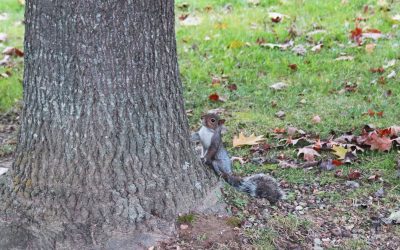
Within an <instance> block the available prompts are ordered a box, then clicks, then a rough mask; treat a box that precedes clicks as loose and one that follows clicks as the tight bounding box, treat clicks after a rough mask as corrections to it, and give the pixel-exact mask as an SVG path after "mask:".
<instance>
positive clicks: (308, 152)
mask: <svg viewBox="0 0 400 250" xmlns="http://www.w3.org/2000/svg"><path fill="white" fill-rule="evenodd" d="M301 155H303V158H304V160H306V161H314V160H315V156H320V154H319V153H318V152H317V151H315V150H314V149H313V148H307V147H304V148H300V149H299V152H298V153H297V156H301Z"/></svg>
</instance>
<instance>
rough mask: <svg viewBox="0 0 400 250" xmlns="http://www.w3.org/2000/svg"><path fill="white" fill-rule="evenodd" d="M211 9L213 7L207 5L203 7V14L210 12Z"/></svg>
mask: <svg viewBox="0 0 400 250" xmlns="http://www.w3.org/2000/svg"><path fill="white" fill-rule="evenodd" d="M212 9H213V7H212V6H210V5H207V6H206V7H204V11H205V12H211V11H212Z"/></svg>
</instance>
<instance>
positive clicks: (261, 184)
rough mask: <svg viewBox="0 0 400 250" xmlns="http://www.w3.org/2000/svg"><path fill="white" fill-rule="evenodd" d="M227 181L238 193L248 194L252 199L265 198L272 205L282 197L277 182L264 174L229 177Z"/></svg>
mask: <svg viewBox="0 0 400 250" xmlns="http://www.w3.org/2000/svg"><path fill="white" fill-rule="evenodd" d="M227 179H229V181H228V182H230V184H231V185H233V186H234V187H236V188H237V189H239V190H240V191H243V192H246V193H248V194H249V195H250V196H252V197H256V198H266V199H268V201H269V202H270V203H272V204H274V203H276V202H277V201H278V200H280V199H282V198H283V197H284V193H283V191H282V190H281V188H280V187H279V185H278V183H277V181H276V180H275V179H274V178H273V177H271V176H269V175H266V174H255V175H252V176H248V177H244V178H243V179H240V178H239V177H231V178H229V177H228V178H227Z"/></svg>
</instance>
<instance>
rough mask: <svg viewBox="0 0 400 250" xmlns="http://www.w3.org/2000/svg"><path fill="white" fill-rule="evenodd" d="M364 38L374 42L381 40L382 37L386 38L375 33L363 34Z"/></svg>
mask: <svg viewBox="0 0 400 250" xmlns="http://www.w3.org/2000/svg"><path fill="white" fill-rule="evenodd" d="M362 37H363V38H369V39H372V40H375V41H376V40H378V39H379V38H382V37H384V35H383V34H381V33H375V32H369V33H363V34H362Z"/></svg>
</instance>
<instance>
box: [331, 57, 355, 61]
mask: <svg viewBox="0 0 400 250" xmlns="http://www.w3.org/2000/svg"><path fill="white" fill-rule="evenodd" d="M353 60H354V56H339V57H338V58H336V59H335V61H353Z"/></svg>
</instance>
